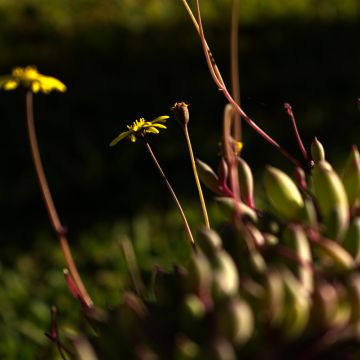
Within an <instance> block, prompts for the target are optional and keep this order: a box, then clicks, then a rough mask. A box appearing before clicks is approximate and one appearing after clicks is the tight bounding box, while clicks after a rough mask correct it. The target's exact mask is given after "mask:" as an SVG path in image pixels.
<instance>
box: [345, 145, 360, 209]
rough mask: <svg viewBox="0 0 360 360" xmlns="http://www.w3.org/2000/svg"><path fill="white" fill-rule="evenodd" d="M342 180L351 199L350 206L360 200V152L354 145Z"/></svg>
mask: <svg viewBox="0 0 360 360" xmlns="http://www.w3.org/2000/svg"><path fill="white" fill-rule="evenodd" d="M341 178H342V181H343V183H344V187H345V190H346V194H347V196H348V199H349V203H350V206H353V205H355V203H356V202H357V201H360V154H359V150H358V148H357V147H356V146H355V145H354V146H353V147H352V150H351V153H350V155H349V157H348V159H347V161H346V164H345V168H344V171H343V174H342V177H341Z"/></svg>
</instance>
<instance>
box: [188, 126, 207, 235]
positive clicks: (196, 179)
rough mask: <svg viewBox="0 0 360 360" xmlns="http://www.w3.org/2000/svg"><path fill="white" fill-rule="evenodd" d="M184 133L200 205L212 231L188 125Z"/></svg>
mask: <svg viewBox="0 0 360 360" xmlns="http://www.w3.org/2000/svg"><path fill="white" fill-rule="evenodd" d="M184 133H185V138H186V143H187V146H188V150H189V155H190V160H191V166H192V169H193V173H194V177H195V182H196V187H197V190H198V193H199V199H200V204H201V208H202V212H203V215H204V221H205V226H206V227H207V228H208V229H210V222H209V216H208V213H207V209H206V204H205V199H204V195H203V192H202V189H201V184H200V180H199V175H198V172H197V169H196V163H195V158H194V152H193V149H192V146H191V141H190V135H189V130H188V126H187V124H185V125H184Z"/></svg>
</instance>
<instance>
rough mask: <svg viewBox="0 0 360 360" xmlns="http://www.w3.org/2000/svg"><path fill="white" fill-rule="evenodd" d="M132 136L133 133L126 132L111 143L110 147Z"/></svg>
mask: <svg viewBox="0 0 360 360" xmlns="http://www.w3.org/2000/svg"><path fill="white" fill-rule="evenodd" d="M130 134H131V131H125V132H123V133H121V134H120V135H118V136H117V137H116V138H115V139H114V140H113V141H112V142H111V143H110V146H114V145H116V144H117V143H118V142H119V141H121V140H123V139H125V138H127V137H128V136H129V135H130Z"/></svg>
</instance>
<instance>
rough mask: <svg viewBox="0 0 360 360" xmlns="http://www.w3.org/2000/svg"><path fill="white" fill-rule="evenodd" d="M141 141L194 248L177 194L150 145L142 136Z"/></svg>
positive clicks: (192, 238)
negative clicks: (170, 197) (172, 201)
mask: <svg viewBox="0 0 360 360" xmlns="http://www.w3.org/2000/svg"><path fill="white" fill-rule="evenodd" d="M143 141H144V144H145V147H146V149H147V151H148V152H149V154H150V156H151V158H152V160H153V161H154V163H155V166H156V168H157V169H158V170H159V173H160V175H161V177H162V178H163V180H164V182H165V184H166V186H167V188H168V190H169V192H170V194H171V196H172V198H173V200H174V202H175V205H176V207H177V209H178V211H179V214H180V217H181V220H182V222H183V225H184V229H185V233H186V235H187V237H188V239H189V241H190V244H191V246H192V247H193V249H194V250H196V247H195V241H194V237H193V235H192V233H191V230H190V227H189V224H188V222H187V219H186V216H185V213H184V211H183V209H182V207H181V205H180V202H179V200H178V198H177V196H176V194H175V192H174V190H173V188H172V187H171V185H170V183H169V181H168V179H167V178H166V175H165V173H164V172H163V170H162V168H161V166H160V164H159V162H158V161H157V159H156V156H155V154H154V152H153V151H152V149H151V147H150V144H149V143H148V142H147V141H146V139H145V138H143Z"/></svg>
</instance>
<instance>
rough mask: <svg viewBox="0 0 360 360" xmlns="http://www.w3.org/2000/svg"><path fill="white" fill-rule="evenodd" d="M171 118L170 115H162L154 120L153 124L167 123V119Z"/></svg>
mask: <svg viewBox="0 0 360 360" xmlns="http://www.w3.org/2000/svg"><path fill="white" fill-rule="evenodd" d="M169 117H170V116H168V115H162V116H158V117H157V118H156V119H154V120H152V121H151V122H152V123H154V122H162V123H164V122H166V120H167V119H169Z"/></svg>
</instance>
